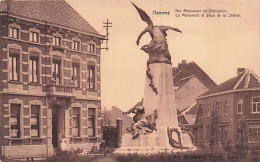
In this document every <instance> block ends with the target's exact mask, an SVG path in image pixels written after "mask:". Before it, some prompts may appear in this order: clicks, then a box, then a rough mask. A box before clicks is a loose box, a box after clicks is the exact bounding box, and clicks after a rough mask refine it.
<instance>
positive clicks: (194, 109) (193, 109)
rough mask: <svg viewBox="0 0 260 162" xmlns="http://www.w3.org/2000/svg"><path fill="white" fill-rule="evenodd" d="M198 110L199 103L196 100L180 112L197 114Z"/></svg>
mask: <svg viewBox="0 0 260 162" xmlns="http://www.w3.org/2000/svg"><path fill="white" fill-rule="evenodd" d="M197 111H198V106H197V103H196V102H195V103H194V104H192V105H191V106H189V107H187V108H185V109H183V110H182V111H181V112H180V114H183V115H184V114H186V115H196V114H197Z"/></svg>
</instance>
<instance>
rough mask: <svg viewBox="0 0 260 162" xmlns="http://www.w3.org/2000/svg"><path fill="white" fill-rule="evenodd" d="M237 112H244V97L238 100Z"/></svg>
mask: <svg viewBox="0 0 260 162" xmlns="http://www.w3.org/2000/svg"><path fill="white" fill-rule="evenodd" d="M236 107H237V114H243V99H242V98H240V99H237V100H236Z"/></svg>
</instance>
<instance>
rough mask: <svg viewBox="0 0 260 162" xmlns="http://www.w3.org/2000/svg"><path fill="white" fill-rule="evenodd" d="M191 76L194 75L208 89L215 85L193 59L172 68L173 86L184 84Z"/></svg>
mask: <svg viewBox="0 0 260 162" xmlns="http://www.w3.org/2000/svg"><path fill="white" fill-rule="evenodd" d="M192 76H196V77H197V78H198V79H199V80H200V81H201V82H202V83H203V84H204V85H205V86H206V87H207V88H208V89H210V88H211V87H214V86H216V83H215V82H214V81H213V80H212V79H211V78H210V77H209V76H208V75H207V74H206V73H205V72H204V71H203V70H202V69H201V68H200V67H199V66H198V65H197V64H196V63H195V62H193V61H192V62H189V63H187V64H186V63H185V64H181V66H179V67H178V68H173V83H174V86H181V85H184V83H186V82H187V81H188V80H189V79H190V78H192Z"/></svg>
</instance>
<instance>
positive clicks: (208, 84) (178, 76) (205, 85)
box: [173, 60, 216, 132]
mask: <svg viewBox="0 0 260 162" xmlns="http://www.w3.org/2000/svg"><path fill="white" fill-rule="evenodd" d="M173 84H174V85H173V86H174V91H175V100H176V108H177V110H178V120H179V123H180V124H183V125H185V126H186V129H188V130H189V131H191V132H192V125H193V124H194V122H195V118H196V113H197V106H196V98H197V97H198V96H199V95H201V94H202V93H204V92H206V91H207V90H209V89H210V88H212V87H214V86H216V83H215V82H214V81H213V80H212V79H211V78H210V77H209V76H208V75H207V74H206V73H205V72H204V71H203V70H202V69H201V68H200V67H199V66H198V65H197V64H196V63H195V62H190V63H186V60H182V63H180V64H179V65H178V67H173Z"/></svg>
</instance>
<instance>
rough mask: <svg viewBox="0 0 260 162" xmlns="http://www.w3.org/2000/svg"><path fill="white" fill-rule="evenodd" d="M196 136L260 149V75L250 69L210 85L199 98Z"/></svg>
mask: <svg viewBox="0 0 260 162" xmlns="http://www.w3.org/2000/svg"><path fill="white" fill-rule="evenodd" d="M197 105H198V113H197V118H196V122H195V123H196V124H195V128H196V133H195V137H196V138H195V139H196V143H197V145H201V144H202V145H209V144H210V143H215V144H216V143H222V144H225V143H231V144H241V143H242V144H247V145H248V146H249V148H250V149H260V147H259V142H260V79H259V77H258V76H257V75H256V74H254V72H253V71H252V70H250V69H243V68H240V69H238V75H237V76H236V77H234V78H231V79H229V80H227V81H225V82H223V83H221V84H219V85H218V86H216V87H213V88H211V89H210V90H209V91H207V92H205V93H204V94H202V95H201V96H199V97H198V99H197Z"/></svg>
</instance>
